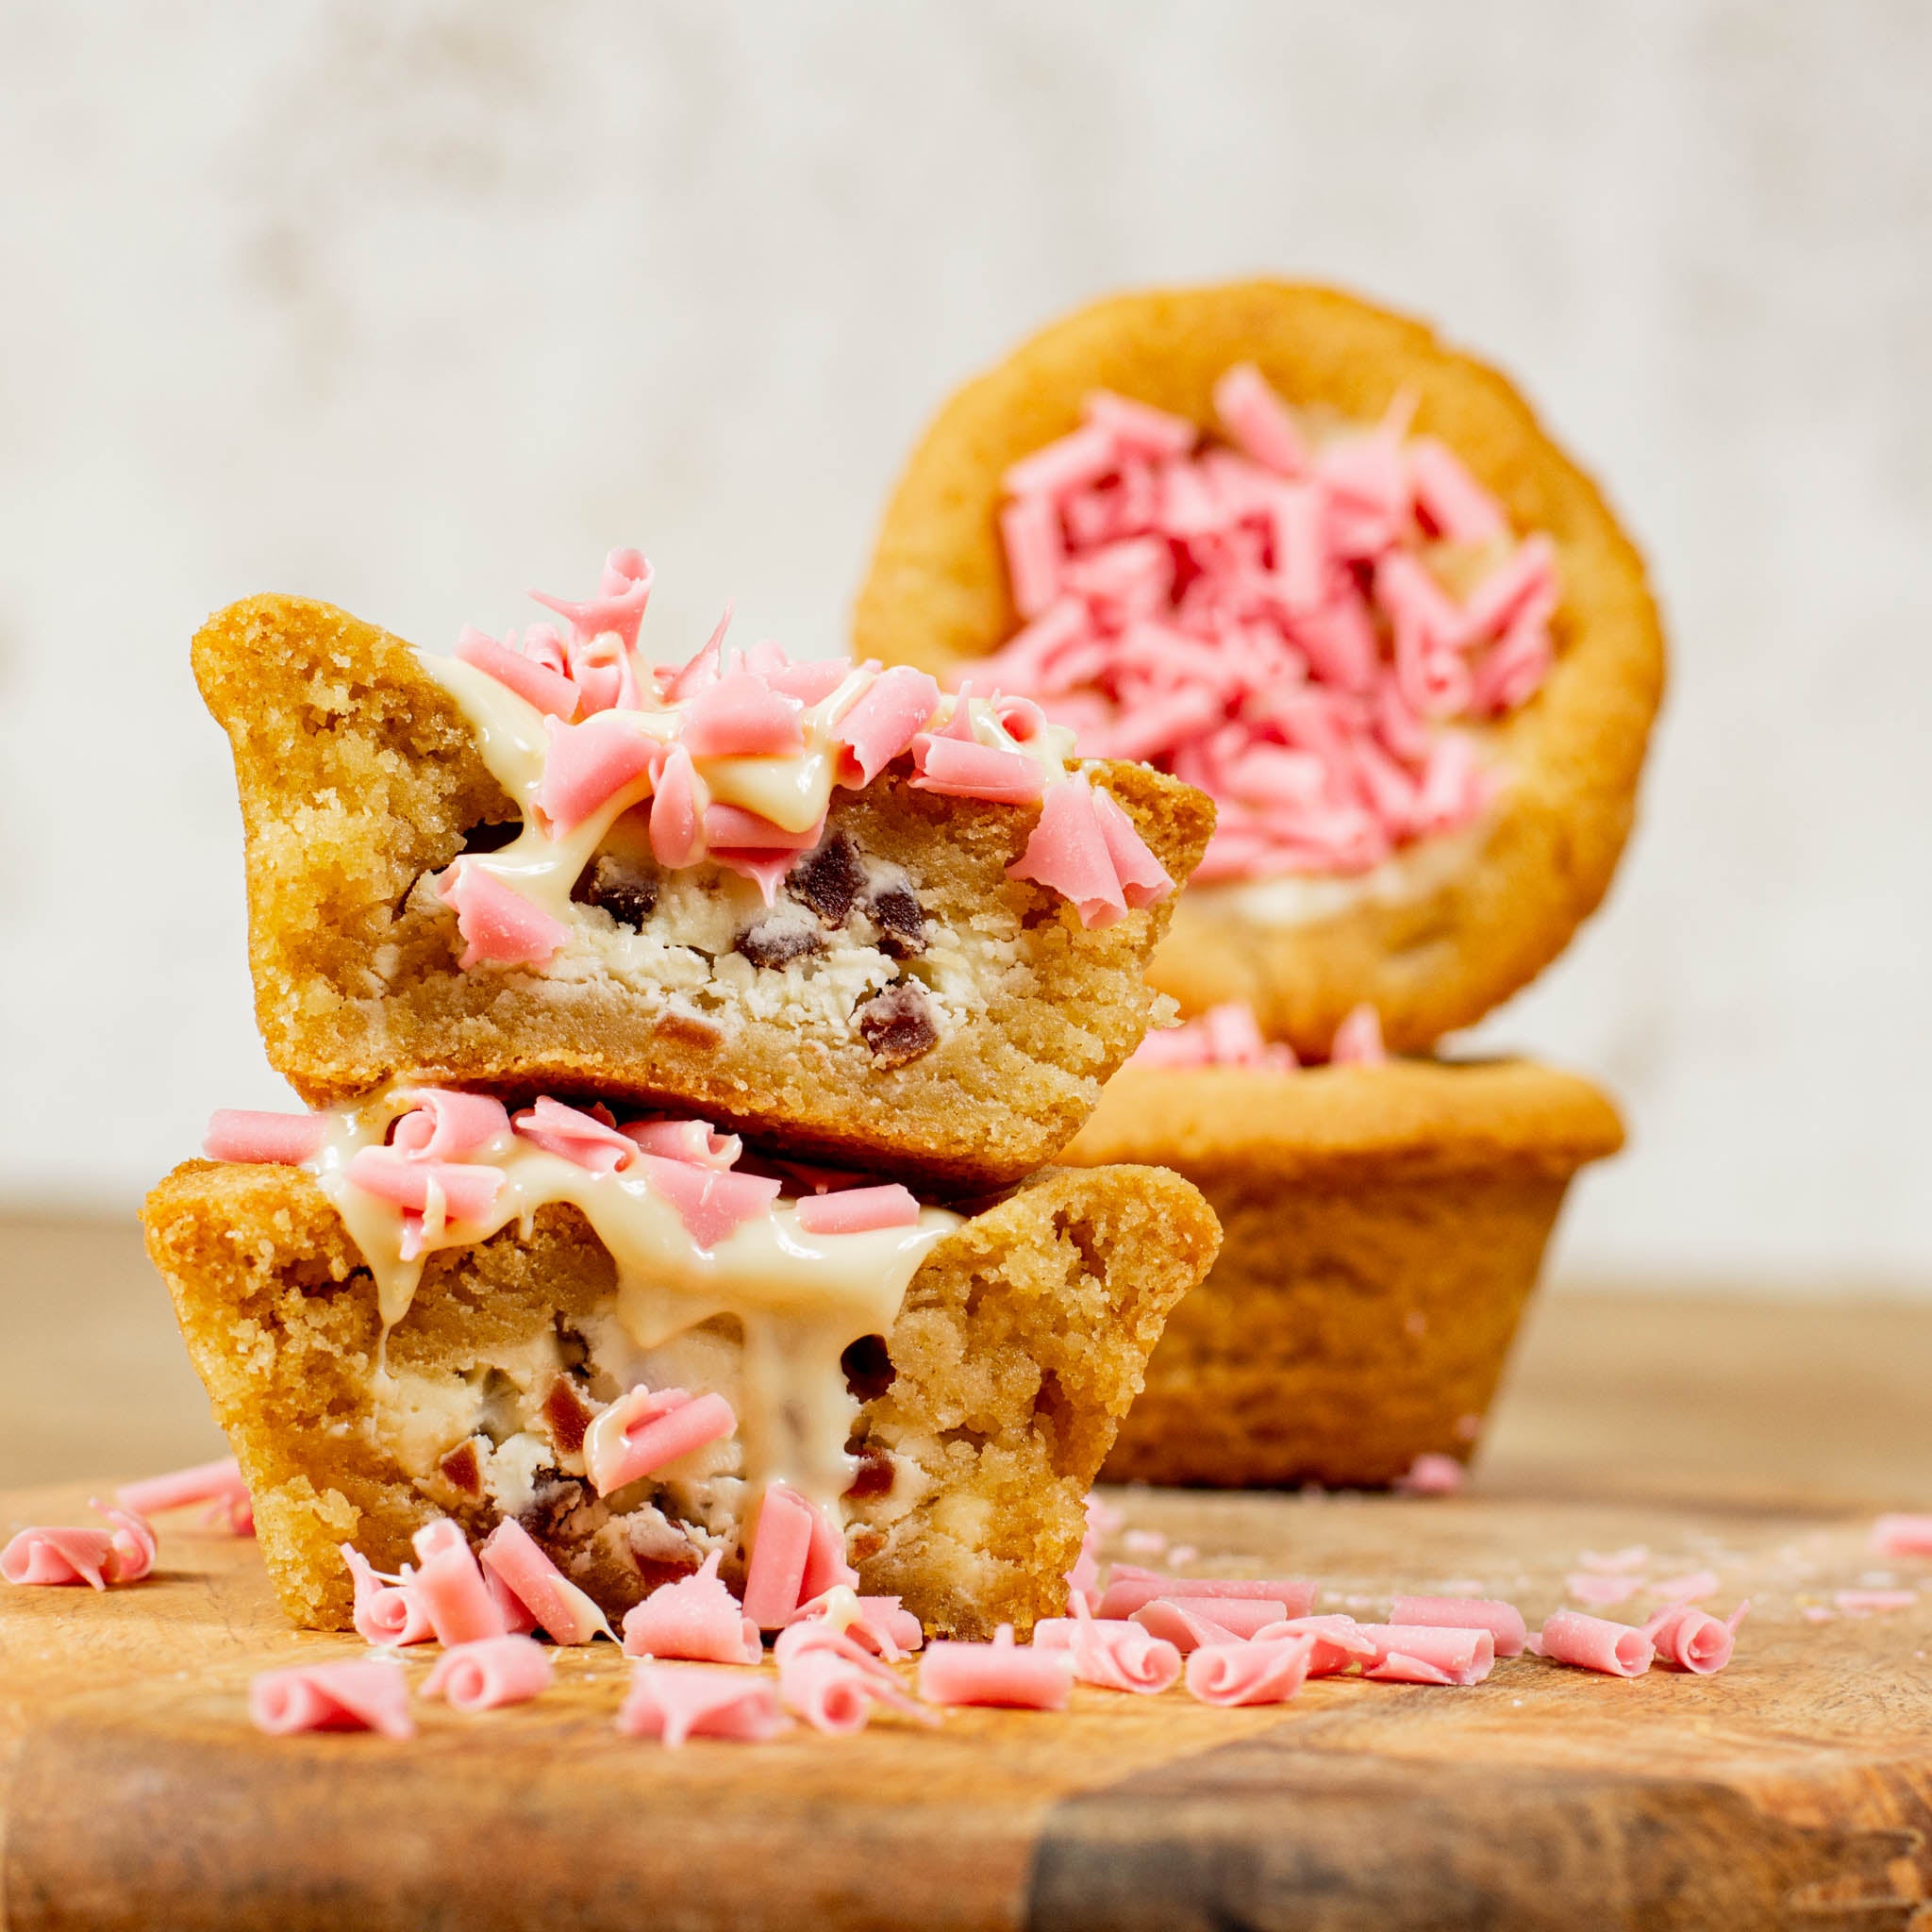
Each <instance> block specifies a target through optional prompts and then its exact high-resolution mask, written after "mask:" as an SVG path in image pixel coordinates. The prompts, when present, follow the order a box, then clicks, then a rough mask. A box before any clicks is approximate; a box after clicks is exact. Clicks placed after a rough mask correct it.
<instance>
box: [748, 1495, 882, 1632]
mask: <svg viewBox="0 0 1932 1932" xmlns="http://www.w3.org/2000/svg"><path fill="white" fill-rule="evenodd" d="M840 1584H844V1585H845V1586H847V1587H848V1588H856V1587H857V1585H858V1574H857V1573H856V1572H855V1571H853V1570H852V1569H851V1568H849V1567H848V1566H847V1564H846V1562H845V1539H844V1537H843V1535H842V1534H841V1532H840V1531H839V1530H837V1529H835V1528H834V1527H833V1525H832V1524H831V1523H829V1522H828V1521H827V1520H826V1518H825V1515H824V1511H823V1510H821V1509H819V1508H817V1507H814V1506H813V1505H812V1504H811V1503H810V1502H808V1500H807V1499H806V1498H805V1497H804V1496H801V1495H800V1494H799V1493H798V1491H796V1490H794V1489H791V1488H790V1487H789V1486H788V1485H786V1484H784V1483H774V1484H773V1485H772V1486H771V1487H770V1488H769V1489H768V1490H767V1491H765V1493H764V1499H763V1501H762V1502H761V1503H760V1504H759V1506H758V1528H757V1532H756V1535H755V1537H754V1539H753V1542H752V1551H751V1561H750V1563H749V1564H748V1565H747V1566H746V1569H745V1576H744V1613H745V1615H746V1616H747V1617H749V1618H751V1619H752V1621H753V1622H754V1623H756V1624H758V1628H759V1629H761V1630H778V1629H782V1628H783V1627H784V1626H785V1625H786V1624H788V1623H790V1622H791V1617H792V1614H793V1612H794V1611H796V1610H797V1608H798V1607H799V1606H800V1605H801V1604H803V1603H807V1602H808V1601H809V1600H810V1599H811V1598H813V1597H815V1596H819V1595H822V1594H823V1593H824V1591H828V1590H831V1589H833V1588H835V1587H836V1586H838V1585H840Z"/></svg>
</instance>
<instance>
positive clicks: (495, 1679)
mask: <svg viewBox="0 0 1932 1932" xmlns="http://www.w3.org/2000/svg"><path fill="white" fill-rule="evenodd" d="M550 1673H551V1662H550V1653H549V1652H548V1651H547V1650H545V1649H544V1648H543V1646H542V1645H541V1643H539V1642H538V1641H537V1640H536V1639H535V1638H534V1637H481V1638H477V1639H476V1640H475V1641H473V1642H470V1643H458V1644H457V1645H455V1646H454V1647H453V1648H451V1649H449V1650H446V1651H444V1652H443V1654H442V1655H441V1657H438V1658H437V1660H436V1663H435V1665H434V1667H433V1668H432V1669H431V1671H430V1673H429V1675H428V1676H427V1677H426V1678H425V1680H424V1683H423V1694H424V1696H425V1697H441V1699H443V1701H444V1702H445V1703H446V1704H448V1706H449V1707H450V1708H451V1709H452V1710H459V1711H461V1712H462V1713H463V1714H464V1716H466V1717H471V1716H475V1713H476V1712H478V1711H482V1710H495V1709H497V1708H498V1707H501V1706H503V1705H506V1704H527V1703H528V1702H529V1701H530V1699H531V1698H533V1697H535V1696H537V1695H539V1694H540V1693H541V1692H542V1691H547V1690H549V1688H550Z"/></svg>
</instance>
